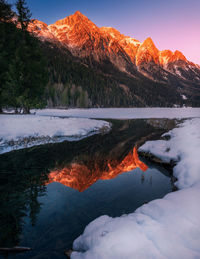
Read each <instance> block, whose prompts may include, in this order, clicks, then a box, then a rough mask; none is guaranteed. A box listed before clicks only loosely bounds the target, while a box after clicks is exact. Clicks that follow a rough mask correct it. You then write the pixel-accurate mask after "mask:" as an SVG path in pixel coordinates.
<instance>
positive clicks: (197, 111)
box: [32, 108, 200, 119]
mask: <svg viewBox="0 0 200 259" xmlns="http://www.w3.org/2000/svg"><path fill="white" fill-rule="evenodd" d="M32 112H36V114H37V115H51V116H66V117H82V118H101V119H148V118H169V119H173V118H193V117H200V108H96V109H94V108H93V109H69V110H62V109H43V110H33V111H32Z"/></svg>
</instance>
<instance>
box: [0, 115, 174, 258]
mask: <svg viewBox="0 0 200 259" xmlns="http://www.w3.org/2000/svg"><path fill="white" fill-rule="evenodd" d="M109 121H110V122H111V123H112V130H111V131H110V132H109V133H108V134H103V133H102V134H99V135H94V136H91V137H88V138H86V139H82V140H81V141H77V142H68V141H65V142H62V143H57V144H47V145H41V146H37V147H32V148H29V149H23V150H18V151H13V152H10V153H6V154H3V155H0V247H13V246H16V245H19V246H27V247H31V248H32V251H31V252H26V253H21V254H8V255H5V256H8V257H6V258H35V259H36V258H42V259H43V258H66V256H65V255H64V251H65V250H68V249H71V248H72V243H73V241H74V240H75V239H76V238H77V237H78V236H79V235H81V234H82V232H83V231H84V228H85V227H86V225H87V224H88V223H89V222H91V221H92V220H94V219H95V218H97V217H99V216H101V215H105V214H106V215H109V216H112V217H116V216H120V215H122V214H126V213H130V212H133V211H134V210H135V209H137V208H138V207H140V206H141V205H143V204H144V203H147V202H149V201H151V200H153V199H157V198H162V197H163V196H164V195H165V194H167V193H169V192H171V191H172V190H173V187H174V186H173V183H172V179H171V174H170V172H169V171H168V170H166V169H165V168H163V167H160V166H157V165H155V164H152V163H150V162H148V161H145V160H143V159H142V158H139V157H138V154H137V148H136V147H137V146H139V145H141V144H142V143H144V142H145V141H146V140H148V139H156V138H158V137H159V136H160V135H162V133H164V132H166V131H168V130H169V129H171V128H173V127H174V125H175V121H174V120H168V119H146V120H145V119H143V120H142V119H137V120H123V121H120V120H109ZM0 256H2V258H3V257H4V255H3V254H2V255H0Z"/></svg>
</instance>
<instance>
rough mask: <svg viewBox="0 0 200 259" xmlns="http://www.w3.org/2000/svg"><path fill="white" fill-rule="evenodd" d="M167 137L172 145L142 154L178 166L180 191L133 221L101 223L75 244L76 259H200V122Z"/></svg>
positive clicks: (153, 145) (153, 144)
mask: <svg viewBox="0 0 200 259" xmlns="http://www.w3.org/2000/svg"><path fill="white" fill-rule="evenodd" d="M168 135H169V136H170V137H171V138H170V140H168V141H167V140H158V141H149V142H147V143H145V144H144V145H143V146H142V147H140V150H141V151H145V152H150V153H152V154H154V155H155V156H157V157H159V158H160V159H162V160H163V161H167V162H169V161H170V160H174V161H176V166H175V167H174V170H173V173H174V176H176V177H177V179H178V180H177V182H176V185H177V187H178V188H179V191H176V192H172V193H170V194H168V195H166V196H165V197H164V198H163V199H157V200H154V201H152V202H149V203H148V204H145V205H143V206H142V207H140V208H138V209H137V210H136V211H135V212H133V213H131V214H128V215H122V216H121V217H117V218H111V217H108V216H101V217H99V218H97V219H96V220H94V221H93V222H91V223H90V224H89V225H88V226H87V227H86V229H85V231H84V233H83V234H82V235H81V236H80V237H78V238H77V239H76V240H75V241H74V244H73V249H74V250H76V252H73V253H72V256H71V258H72V259H79V258H81V259H83V258H84V259H94V258H95V259H122V258H124V259H125V258H127V259H131V258H135V259H149V258H153V259H166V258H168V259H180V258H181V259H199V258H200V206H199V202H200V119H199V118H196V119H190V120H186V121H185V122H184V123H182V124H181V125H180V126H179V127H178V128H175V129H173V130H171V131H170V132H169V133H168ZM133 198H134V197H133Z"/></svg>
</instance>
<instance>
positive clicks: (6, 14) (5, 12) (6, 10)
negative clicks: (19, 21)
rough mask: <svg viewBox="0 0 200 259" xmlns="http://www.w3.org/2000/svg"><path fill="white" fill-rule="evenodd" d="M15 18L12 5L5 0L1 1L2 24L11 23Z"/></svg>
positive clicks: (0, 20) (0, 17) (0, 16)
mask: <svg viewBox="0 0 200 259" xmlns="http://www.w3.org/2000/svg"><path fill="white" fill-rule="evenodd" d="M12 17H13V12H12V10H11V5H10V4H8V3H7V2H6V1H5V0H0V22H1V23H2V22H8V21H11V19H12Z"/></svg>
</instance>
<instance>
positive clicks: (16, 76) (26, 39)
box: [0, 0, 47, 113]
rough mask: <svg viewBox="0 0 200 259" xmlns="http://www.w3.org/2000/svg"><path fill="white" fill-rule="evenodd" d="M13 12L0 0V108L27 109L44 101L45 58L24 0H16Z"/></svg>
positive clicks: (19, 110) (39, 105)
mask: <svg viewBox="0 0 200 259" xmlns="http://www.w3.org/2000/svg"><path fill="white" fill-rule="evenodd" d="M15 7H16V12H14V11H13V10H12V6H11V5H10V4H8V3H7V2H6V1H5V0H0V35H1V37H0V111H1V112H2V108H3V107H13V108H14V109H15V111H16V113H17V112H23V113H29V112H30V109H31V108H32V107H42V106H44V105H45V99H44V98H43V95H44V90H45V86H46V84H47V71H46V65H45V58H44V55H43V53H42V50H41V48H40V43H39V40H38V39H37V38H35V37H34V36H33V35H31V34H30V33H29V32H28V31H27V28H28V25H29V23H30V22H31V12H30V10H29V8H28V7H27V4H26V1H25V0H17V1H16V3H15Z"/></svg>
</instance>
